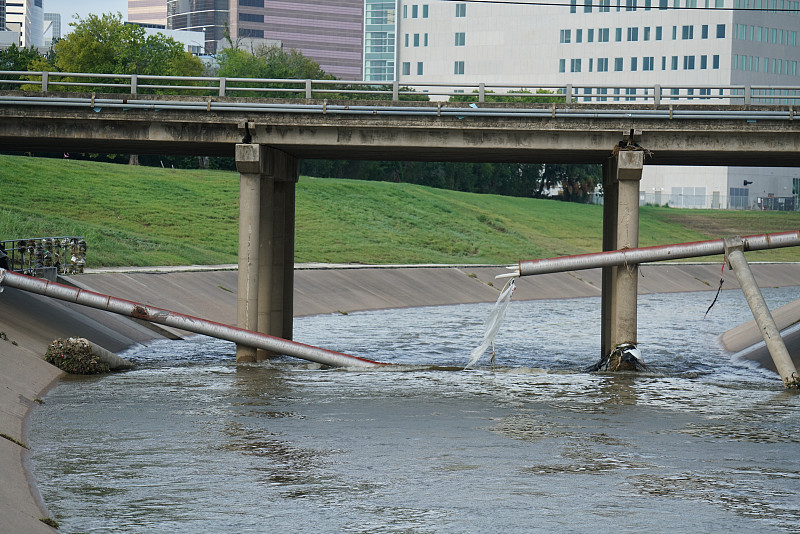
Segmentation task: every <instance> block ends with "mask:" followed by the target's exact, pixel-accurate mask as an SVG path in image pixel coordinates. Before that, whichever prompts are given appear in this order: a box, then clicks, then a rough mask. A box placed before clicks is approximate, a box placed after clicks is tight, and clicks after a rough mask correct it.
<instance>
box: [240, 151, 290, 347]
mask: <svg viewBox="0 0 800 534" xmlns="http://www.w3.org/2000/svg"><path fill="white" fill-rule="evenodd" d="M236 167H237V169H238V171H239V173H240V182H239V276H238V290H237V326H239V327H240V328H246V329H247V330H252V331H257V332H259V333H262V334H268V335H271V336H276V337H281V338H284V339H291V338H292V317H293V302H294V301H293V291H294V217H295V184H296V183H297V179H298V176H299V165H298V160H297V159H296V158H293V157H291V156H289V155H288V154H285V153H283V152H281V151H279V150H275V149H272V148H269V147H265V146H262V145H257V144H238V145H236ZM273 355H274V354H272V353H270V352H268V351H265V350H262V349H255V348H254V347H248V346H244V345H237V347H236V361H245V362H253V361H258V360H263V359H266V358H269V357H270V356H273Z"/></svg>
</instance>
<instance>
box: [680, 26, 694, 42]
mask: <svg viewBox="0 0 800 534" xmlns="http://www.w3.org/2000/svg"><path fill="white" fill-rule="evenodd" d="M681 38H682V39H694V26H691V25H689V26H684V27H683V28H681Z"/></svg>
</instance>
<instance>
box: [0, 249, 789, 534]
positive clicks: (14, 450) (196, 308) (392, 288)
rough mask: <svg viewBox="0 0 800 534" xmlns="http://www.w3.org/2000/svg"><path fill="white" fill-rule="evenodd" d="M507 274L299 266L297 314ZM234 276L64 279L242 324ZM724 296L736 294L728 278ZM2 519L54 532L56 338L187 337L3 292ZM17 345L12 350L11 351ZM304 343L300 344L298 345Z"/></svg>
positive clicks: (665, 267)
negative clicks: (32, 418)
mask: <svg viewBox="0 0 800 534" xmlns="http://www.w3.org/2000/svg"><path fill="white" fill-rule="evenodd" d="M720 267H721V265H720V264H659V265H644V266H642V267H641V268H640V278H639V291H640V293H642V294H645V293H670V292H681V291H716V289H717V287H718V285H719V279H720ZM753 270H754V272H755V275H756V279H757V281H758V283H759V285H760V286H761V287H782V286H794V285H800V263H791V264H756V265H753ZM505 272H507V271H506V270H505V269H504V268H502V267H496V266H495V267H492V266H448V267H443V266H415V267H404V268H388V267H367V266H310V265H304V266H298V269H297V271H296V275H295V292H294V296H295V310H294V311H295V315H296V316H303V315H316V314H324V313H337V312H338V313H342V312H353V311H360V310H372V309H389V308H402V307H410V306H441V305H451V304H469V303H477V302H494V301H495V300H496V299H497V296H498V292H499V290H500V289H501V287H502V284H503V283H504V282H503V281H499V282H498V281H497V280H495V278H494V277H495V276H496V275H498V274H502V273H505ZM236 278H237V273H236V271H235V270H234V269H232V268H230V267H229V266H222V267H218V268H216V269H211V270H209V269H208V268H204V267H191V268H181V269H175V268H165V269H153V268H149V269H113V270H106V271H92V272H89V273H87V274H84V275H81V276H74V277H70V278H69V279H67V280H66V281H67V282H68V283H72V284H74V285H77V286H79V287H83V288H86V289H91V290H94V291H98V292H100V293H107V294H110V295H113V296H116V297H120V298H125V299H129V300H133V301H137V302H143V303H146V304H150V305H153V306H157V307H160V308H166V309H169V310H174V311H177V312H180V313H185V314H188V315H195V316H198V317H203V318H206V319H211V320H214V321H218V322H222V323H228V324H235V322H236ZM600 280H601V274H600V271H599V270H587V271H579V272H570V273H557V274H548V275H541V276H535V277H527V278H524V279H520V280H519V281H518V283H517V291H516V293H515V296H514V298H515V300H533V299H550V298H576V297H597V296H599V295H600V287H601V283H600ZM724 287H725V289H728V290H730V289H737V288H738V284H737V283H736V277H735V276H733V275H731V274H730V273H729V272H727V271H726V272H725V285H724ZM0 332H4V333H5V335H6V337H7V338H8V340H7V341H6V340H3V339H0V376H1V377H2V379H0V403H2V404H0V405H1V406H2V409H1V410H0V434H2V435H3V439H0V475H2V480H3V481H4V482H5V483H4V484H2V485H0V520H2V521H3V528H4V529H8V531H9V532H33V533H36V532H52V529H51V528H50V527H48V526H46V525H45V524H44V523H42V522H40V521H39V519H40V518H41V517H44V516H46V511H45V510H44V508H43V507H42V506H41V504H40V500H39V498H38V493H37V491H36V489H35V487H34V486H33V485H32V484H31V483H30V481H29V478H28V476H27V474H26V470H25V469H24V459H25V455H26V453H27V449H26V448H25V446H24V443H25V440H26V433H25V418H26V415H27V413H28V412H29V411H30V409H31V408H32V407H33V406H35V404H36V400H37V398H38V396H39V395H42V394H43V392H44V391H46V390H47V388H48V387H49V386H50V385H51V384H52V383H53V382H54V381H55V380H57V379H58V377H59V376H60V375H61V372H60V371H58V370H57V369H56V368H54V367H52V366H50V365H49V364H46V363H45V362H44V361H43V360H42V359H41V356H42V355H43V354H44V353H45V350H46V348H47V346H48V345H49V343H50V342H51V341H52V340H53V339H55V338H58V337H70V336H79V337H86V338H87V339H89V340H91V341H92V342H93V343H95V344H97V345H99V346H101V347H104V348H106V349H108V350H111V351H114V352H117V351H121V350H123V349H125V348H126V347H128V346H130V345H133V344H136V343H143V342H146V341H148V340H152V339H157V338H164V337H167V338H169V337H175V336H180V335H182V334H183V333H182V332H175V331H171V330H170V329H168V328H166V327H161V326H155V325H150V324H143V323H141V322H137V321H135V320H132V319H128V318H125V317H121V316H117V315H114V314H111V313H108V312H103V311H100V310H94V309H89V308H85V307H82V306H78V305H73V304H68V303H64V302H60V301H55V300H52V299H48V298H46V297H42V296H38V295H32V294H28V293H24V292H22V291H18V290H14V289H10V288H6V289H5V291H3V292H2V293H0ZM12 341H13V342H15V343H16V344H12ZM300 341H302V340H300Z"/></svg>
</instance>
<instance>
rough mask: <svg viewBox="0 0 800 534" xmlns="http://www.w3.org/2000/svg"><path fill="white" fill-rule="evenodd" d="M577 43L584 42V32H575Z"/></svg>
mask: <svg viewBox="0 0 800 534" xmlns="http://www.w3.org/2000/svg"><path fill="white" fill-rule="evenodd" d="M575 42H576V43H582V42H583V30H575Z"/></svg>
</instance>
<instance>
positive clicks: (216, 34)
mask: <svg viewBox="0 0 800 534" xmlns="http://www.w3.org/2000/svg"><path fill="white" fill-rule="evenodd" d="M392 3H393V2H392ZM128 20H129V21H130V22H136V23H143V24H158V23H159V22H158V21H160V20H163V21H164V22H163V23H164V24H165V25H166V27H167V28H168V29H174V30H192V31H202V32H204V33H205V34H206V50H207V51H208V52H209V53H213V52H215V51H216V49H217V42H218V41H220V40H222V39H224V38H226V37H229V38H230V39H231V40H232V41H234V42H236V40H237V39H239V38H258V39H267V40H271V41H280V42H281V43H282V46H283V47H284V48H294V49H297V50H299V51H300V52H302V53H303V55H305V56H307V57H309V58H311V59H313V60H314V61H316V62H317V63H319V64H320V66H321V67H322V69H323V70H325V72H327V73H329V74H333V75H334V76H336V77H338V78H346V79H350V80H352V79H356V80H360V79H361V78H362V72H363V70H362V65H363V60H364V58H363V45H362V42H363V38H364V0H294V1H292V2H286V1H276V0H160V1H159V0H128Z"/></svg>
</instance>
